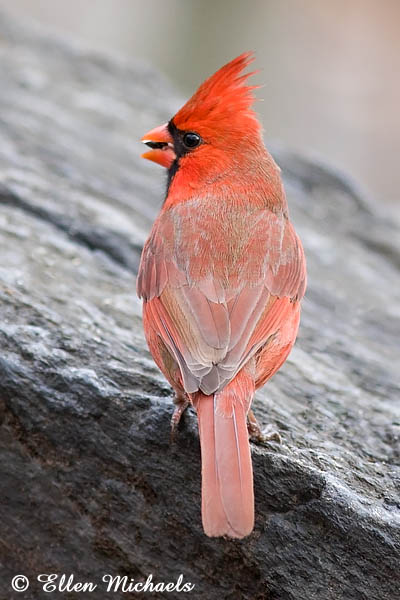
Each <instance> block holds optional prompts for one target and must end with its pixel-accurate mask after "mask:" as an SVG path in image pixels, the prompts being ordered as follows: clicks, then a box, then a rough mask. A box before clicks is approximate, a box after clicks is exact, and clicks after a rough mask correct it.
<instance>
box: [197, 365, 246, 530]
mask: <svg viewBox="0 0 400 600" xmlns="http://www.w3.org/2000/svg"><path fill="white" fill-rule="evenodd" d="M253 394H254V382H253V381H252V380H251V379H250V378H249V377H248V375H247V374H246V373H244V372H243V371H241V372H240V373H238V375H237V376H236V377H235V379H234V380H233V381H231V382H230V384H229V385H228V386H227V387H226V388H224V389H223V390H222V391H221V392H219V393H217V394H215V395H214V396H205V395H204V394H202V393H201V392H197V393H196V394H193V404H194V406H195V408H196V411H197V416H198V420H199V431H200V444H201V462H202V519H203V527H204V531H205V533H206V534H207V535H209V536H210V537H217V536H222V535H227V536H229V537H233V538H243V537H245V536H246V535H249V533H251V531H252V529H253V527H254V492H253V469H252V464H251V454H250V444H249V436H248V431H247V412H248V409H249V406H250V403H251V399H252V396H253Z"/></svg>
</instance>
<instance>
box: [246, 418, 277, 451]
mask: <svg viewBox="0 0 400 600" xmlns="http://www.w3.org/2000/svg"><path fill="white" fill-rule="evenodd" d="M247 430H248V432H249V437H250V439H251V441H252V442H255V443H256V444H257V443H258V444H264V443H265V442H277V443H278V444H281V443H282V438H281V436H280V435H279V432H278V431H277V430H276V429H275V428H274V426H273V425H271V424H269V425H267V426H266V427H265V428H264V430H263V431H261V427H260V425H259V423H258V421H257V419H256V417H255V415H254V413H253V411H252V410H249V413H248V415H247Z"/></svg>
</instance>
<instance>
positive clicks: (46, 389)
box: [0, 16, 400, 600]
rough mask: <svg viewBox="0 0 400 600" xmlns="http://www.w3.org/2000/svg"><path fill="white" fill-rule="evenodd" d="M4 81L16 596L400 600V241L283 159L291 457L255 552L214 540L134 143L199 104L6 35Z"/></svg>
mask: <svg viewBox="0 0 400 600" xmlns="http://www.w3.org/2000/svg"><path fill="white" fill-rule="evenodd" d="M0 70H1V73H0V81H1V94H0V182H1V188H0V246H1V255H0V343H1V354H0V406H1V409H0V414H1V421H2V426H1V436H0V445H1V454H0V472H1V480H0V481H1V488H2V490H1V506H0V511H1V515H0V517H1V518H0V537H1V544H0V561H1V578H0V597H1V598H7V599H10V598H14V597H15V598H26V599H30V598H34V599H35V600H38V599H40V600H41V599H42V598H48V597H49V594H46V593H45V592H43V591H42V588H41V587H40V586H39V584H38V582H37V581H36V577H37V575H38V574H39V573H58V574H59V575H61V574H63V573H65V574H66V575H67V576H69V574H71V573H73V574H74V575H75V581H81V582H85V581H86V582H87V581H91V582H94V583H96V584H97V588H96V590H95V591H94V592H92V593H91V594H90V598H93V599H99V600H103V599H104V598H105V597H111V595H112V597H113V598H127V597H137V596H138V595H137V594H128V593H123V592H121V591H119V592H115V593H113V594H110V595H107V593H106V591H105V584H104V583H102V576H103V575H104V574H106V573H111V574H114V575H117V574H119V575H121V576H127V578H128V581H130V579H131V578H132V579H134V580H135V581H138V580H145V579H146V578H147V576H148V575H149V574H150V573H151V574H153V581H154V582H160V581H164V582H173V581H176V580H177V578H178V577H179V575H180V574H182V575H183V578H184V581H185V582H192V583H193V584H195V586H196V587H195V588H194V590H193V591H192V592H191V593H190V594H188V596H189V597H193V598H207V599H208V600H213V599H220V598H227V599H228V598H229V599H230V600H233V599H248V600H261V599H269V600H272V599H273V600H312V599H318V600H339V599H345V600H353V599H354V600H361V599H368V600H371V599H373V600H395V599H397V598H400V574H399V573H400V571H399V566H400V495H399V486H400V447H399V436H400V415H399V404H398V403H399V389H400V388H399V372H400V362H399V356H400V352H399V349H400V344H399V339H400V314H399V306H400V285H399V267H400V227H399V223H398V222H396V221H395V219H393V218H390V216H388V215H385V209H384V207H383V206H382V205H380V204H379V201H378V200H377V201H376V202H375V204H373V203H371V202H368V201H366V200H365V199H364V198H363V196H362V195H360V193H359V192H358V191H357V189H356V188H355V186H354V185H353V184H352V183H351V182H349V181H348V180H346V179H345V178H343V177H342V176H341V175H340V174H337V173H335V172H334V171H332V170H331V169H329V168H327V167H325V166H323V165H318V164H316V163H315V162H313V161H309V160H307V159H305V158H304V157H299V156H296V155H293V154H290V153H288V152H285V151H283V150H279V149H276V152H275V156H276V158H277V161H278V163H279V164H280V165H281V167H282V170H283V174H284V177H285V183H286V189H287V193H288V198H289V204H290V208H291V215H292V219H293V221H294V222H295V224H296V228H297V230H298V231H299V234H300V235H301V238H302V240H303V242H304V246H305V249H306V253H307V259H308V270H309V287H308V292H307V296H306V299H305V301H304V308H303V318H302V325H301V330H300V335H299V339H298V342H297V344H296V347H295V349H294V350H293V352H292V354H291V356H290V358H289V360H288V361H287V363H286V365H285V366H284V367H283V368H282V370H281V371H280V372H279V373H278V374H277V375H276V376H275V377H274V378H273V380H272V381H271V382H269V383H268V384H267V386H266V387H265V388H264V389H263V390H262V391H261V392H259V393H257V396H256V400H255V411H256V413H257V415H258V417H259V420H260V421H261V422H262V424H264V425H266V424H267V423H272V424H273V425H274V426H275V427H277V428H278V429H279V431H280V432H281V435H282V438H283V443H282V445H277V444H276V443H270V444H268V445H266V446H264V447H262V446H253V447H252V453H253V460H254V471H255V497H256V515H257V518H256V526H255V531H254V533H253V534H252V535H251V536H250V537H249V538H247V539H245V540H243V541H239V542H238V541H232V540H225V539H209V538H207V537H205V536H204V534H203V532H202V527H201V517H200V451H199V441H198V434H197V426H196V421H195V417H194V414H193V412H190V411H189V412H188V414H186V415H185V418H184V419H183V423H182V426H181V428H180V433H179V436H178V439H177V441H176V442H175V443H174V444H172V445H171V444H170V442H169V421H170V417H171V414H172V402H171V390H170V388H169V386H168V385H167V383H166V382H165V381H164V379H163V378H162V376H161V374H160V373H159V372H158V369H157V368H156V367H155V365H154V364H153V361H152V359H151V357H150V355H149V352H148V350H147V347H146V344H145V341H144V338H143V333H142V324H141V317H140V314H141V308H140V304H139V301H138V300H137V299H136V296H135V291H134V290H135V288H134V284H135V281H134V279H135V277H134V276H135V273H136V270H137V266H138V260H139V256H140V249H141V246H142V244H143V242H144V240H145V238H146V236H147V233H148V231H149V229H150V226H151V221H152V219H153V218H154V216H155V214H156V212H157V210H158V208H159V206H160V204H161V201H162V195H163V186H164V183H163V177H164V176H163V175H162V173H161V171H160V170H157V169H158V167H156V166H155V165H151V164H145V161H141V160H140V158H139V156H140V151H141V148H140V145H139V144H138V143H137V140H138V138H139V137H140V136H141V134H142V133H143V132H145V131H146V130H147V129H149V128H150V127H152V126H155V125H157V124H159V123H161V122H163V121H164V120H166V119H167V118H168V117H169V116H171V115H172V114H173V113H174V111H175V110H176V109H177V108H178V107H179V104H180V102H181V99H180V98H178V97H177V96H176V95H174V92H173V91H172V90H171V88H170V87H169V86H168V84H167V82H166V81H165V80H163V79H162V78H161V77H160V76H159V75H158V74H157V73H155V72H154V71H153V70H152V69H151V68H149V67H147V66H145V65H143V64H141V63H139V62H137V63H133V64H126V63H123V62H122V61H121V60H119V59H116V58H110V57H106V56H102V55H99V54H93V53H91V52H90V51H89V50H87V49H85V48H81V47H77V46H73V45H71V44H69V43H66V42H63V41H60V40H59V39H54V38H51V37H50V36H49V35H48V34H44V33H42V32H40V31H36V30H33V29H32V28H28V29H27V28H25V27H22V26H20V25H17V24H15V23H14V22H12V21H10V20H9V19H8V18H6V17H4V16H3V17H1V19H0ZM19 573H24V574H25V575H27V576H28V577H29V578H30V579H31V585H30V588H29V590H28V591H27V592H25V593H23V594H22V593H17V592H12V590H11V588H10V581H11V579H12V577H13V576H14V575H16V574H19ZM13 594H14V595H13ZM78 595H79V594H77V593H72V592H71V593H70V594H67V593H66V592H65V593H64V594H63V595H61V594H60V597H65V598H69V597H71V598H72V597H78ZM182 595H184V594H182V593H180V594H179V593H177V592H171V593H167V592H165V593H164V594H156V593H154V594H152V593H146V594H144V595H143V597H146V598H152V597H168V598H178V597H182ZM139 596H140V595H139ZM57 597H58V595H57ZM85 597H86V596H85Z"/></svg>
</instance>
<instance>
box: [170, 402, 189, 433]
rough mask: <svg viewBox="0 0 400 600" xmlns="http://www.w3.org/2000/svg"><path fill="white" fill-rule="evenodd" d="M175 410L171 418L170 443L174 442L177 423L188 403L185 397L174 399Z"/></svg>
mask: <svg viewBox="0 0 400 600" xmlns="http://www.w3.org/2000/svg"><path fill="white" fill-rule="evenodd" d="M174 404H175V410H174V412H173V415H172V418H171V442H174V441H175V438H176V432H177V429H178V425H179V421H180V420H181V417H182V415H183V413H184V412H185V410H186V409H187V407H188V406H189V404H190V402H189V399H188V397H187V396H178V395H176V396H175V398H174Z"/></svg>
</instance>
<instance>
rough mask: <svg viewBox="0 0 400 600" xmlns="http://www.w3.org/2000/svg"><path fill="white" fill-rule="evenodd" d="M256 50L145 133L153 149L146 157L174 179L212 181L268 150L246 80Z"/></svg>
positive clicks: (220, 72)
mask: <svg viewBox="0 0 400 600" xmlns="http://www.w3.org/2000/svg"><path fill="white" fill-rule="evenodd" d="M253 60H254V59H253V55H252V53H249V52H248V53H245V54H242V55H241V56H238V57H237V58H235V59H234V60H232V61H231V62H229V63H228V64H226V65H225V66H223V67H222V68H221V69H219V70H218V71H217V72H216V73H214V75H212V76H211V77H209V78H208V79H207V80H206V81H205V82H204V83H202V84H201V86H200V87H199V89H198V90H197V91H196V92H195V94H194V95H193V96H192V97H191V98H190V100H188V102H186V104H185V105H184V106H183V107H182V108H181V109H180V110H179V111H178V112H177V113H176V115H175V116H174V117H172V119H171V120H170V121H169V122H168V123H166V124H164V125H161V126H160V127H156V128H155V129H152V130H151V131H149V132H148V133H147V134H146V135H144V136H143V138H142V141H143V142H144V143H145V144H147V146H149V148H150V150H149V151H148V152H146V153H145V154H143V155H142V156H143V157H144V158H147V159H149V160H152V161H154V162H157V163H159V164H160V165H163V166H164V167H166V168H167V169H168V171H169V182H171V180H172V179H173V178H174V177H175V175H176V174H177V173H178V172H179V176H180V178H182V177H183V178H184V179H185V180H186V181H188V180H189V179H190V181H191V182H192V184H193V185H195V184H198V182H199V180H203V181H207V180H208V181H212V180H213V179H214V178H215V176H216V174H217V173H218V174H221V172H224V171H226V169H228V168H230V167H231V166H232V162H233V163H234V164H237V163H240V164H242V165H243V164H245V163H246V155H253V158H254V151H255V150H257V149H259V148H262V149H263V148H264V146H263V143H262V141H261V127H260V124H259V122H258V120H257V117H256V114H255V113H254V111H253V110H252V109H251V105H252V104H253V102H254V97H253V94H252V91H253V89H254V88H255V87H257V86H249V85H247V84H246V82H247V78H248V77H249V76H250V75H252V74H253V73H247V74H243V70H244V69H245V68H246V67H247V66H248V65H249V64H250V63H251V62H252V61H253Z"/></svg>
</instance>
